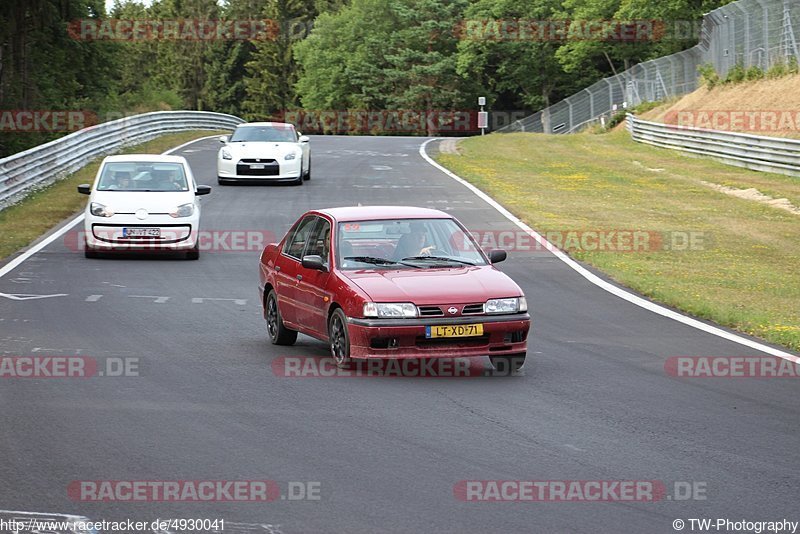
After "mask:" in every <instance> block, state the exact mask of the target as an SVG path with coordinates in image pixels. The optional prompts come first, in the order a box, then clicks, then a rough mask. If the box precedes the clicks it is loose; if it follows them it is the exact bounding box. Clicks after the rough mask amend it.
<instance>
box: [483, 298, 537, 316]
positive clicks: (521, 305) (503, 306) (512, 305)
mask: <svg viewBox="0 0 800 534" xmlns="http://www.w3.org/2000/svg"><path fill="white" fill-rule="evenodd" d="M483 311H484V313H489V314H494V313H521V312H525V311H528V302H527V301H526V300H525V297H514V298H508V299H489V300H487V301H486V304H484V305H483Z"/></svg>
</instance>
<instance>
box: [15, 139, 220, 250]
mask: <svg viewBox="0 0 800 534" xmlns="http://www.w3.org/2000/svg"><path fill="white" fill-rule="evenodd" d="M214 133H216V132H212V131H191V132H181V133H176V134H168V135H163V136H161V137H157V138H155V139H152V140H150V141H148V142H146V143H142V144H140V145H134V146H131V147H128V148H125V149H123V150H121V151H120V152H119V153H120V154H134V153H139V154H149V153H154V154H160V153H162V152H165V151H166V150H169V149H170V148H173V147H176V146H179V145H181V144H183V143H186V142H188V141H191V140H192V139H197V138H199V137H204V136H207V135H212V134H214ZM100 161H101V158H98V159H97V160H94V161H93V162H91V163H90V164H88V165H86V166H85V167H83V168H82V169H80V170H78V171H76V172H75V173H73V174H71V175H69V176H67V177H66V178H64V179H62V180H59V181H57V182H55V183H54V184H51V185H49V186H47V187H44V188H42V189H39V190H37V191H34V192H33V193H31V194H29V195H28V196H27V197H25V198H24V199H23V200H22V201H20V202H18V203H17V204H14V205H13V206H9V207H8V208H6V209H4V210H2V211H0V260H2V259H4V258H5V257H7V256H9V255H10V254H13V253H14V252H16V251H18V250H19V249H21V248H23V247H27V246H28V245H30V244H31V243H32V242H33V241H34V240H36V239H37V238H38V237H39V236H41V235H42V234H44V233H45V232H47V230H49V229H50V228H52V227H53V226H55V225H56V224H58V223H59V222H61V221H63V220H64V219H66V218H67V217H70V216H72V215H75V214H76V213H78V212H80V211H81V210H83V208H84V207H85V206H86V199H87V197H86V196H85V195H80V194H78V192H77V191H76V189H75V188H76V187H77V185H78V184H82V183H91V182H92V181H94V177H95V174H96V173H97V169H98V168H99V167H100Z"/></svg>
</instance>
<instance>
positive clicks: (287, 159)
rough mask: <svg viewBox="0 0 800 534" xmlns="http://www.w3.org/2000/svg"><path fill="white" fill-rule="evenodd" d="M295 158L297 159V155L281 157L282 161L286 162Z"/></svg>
mask: <svg viewBox="0 0 800 534" xmlns="http://www.w3.org/2000/svg"><path fill="white" fill-rule="evenodd" d="M296 157H297V154H286V155H285V156H283V159H285V160H286V161H291V160H293V159H294V158H296Z"/></svg>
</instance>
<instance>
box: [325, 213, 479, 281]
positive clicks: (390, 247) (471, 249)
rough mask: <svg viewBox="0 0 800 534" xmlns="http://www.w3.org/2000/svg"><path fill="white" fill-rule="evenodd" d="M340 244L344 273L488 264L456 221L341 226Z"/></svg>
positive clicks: (395, 221)
mask: <svg viewBox="0 0 800 534" xmlns="http://www.w3.org/2000/svg"><path fill="white" fill-rule="evenodd" d="M337 244H338V246H337V254H336V256H337V258H336V261H337V265H338V266H339V268H341V269H365V268H375V267H379V268H392V269H398V268H400V269H414V268H432V267H457V266H464V265H486V264H487V262H486V258H484V256H483V254H482V253H481V252H480V251H479V249H478V247H477V245H476V243H475V241H474V240H473V238H472V236H471V235H469V233H468V232H466V231H465V230H464V229H463V228H462V227H461V226H460V225H459V224H458V223H456V222H455V221H454V220H453V219H391V220H381V221H353V222H341V223H339V225H338V236H337Z"/></svg>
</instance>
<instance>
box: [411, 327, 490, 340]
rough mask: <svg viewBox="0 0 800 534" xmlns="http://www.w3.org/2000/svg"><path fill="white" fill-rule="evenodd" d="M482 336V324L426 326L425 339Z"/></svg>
mask: <svg viewBox="0 0 800 534" xmlns="http://www.w3.org/2000/svg"><path fill="white" fill-rule="evenodd" d="M482 335H483V325H482V324H453V325H443V326H426V327H425V337H427V338H433V337H475V336H482Z"/></svg>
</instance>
